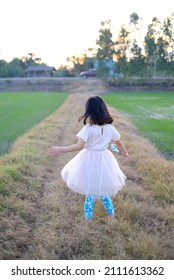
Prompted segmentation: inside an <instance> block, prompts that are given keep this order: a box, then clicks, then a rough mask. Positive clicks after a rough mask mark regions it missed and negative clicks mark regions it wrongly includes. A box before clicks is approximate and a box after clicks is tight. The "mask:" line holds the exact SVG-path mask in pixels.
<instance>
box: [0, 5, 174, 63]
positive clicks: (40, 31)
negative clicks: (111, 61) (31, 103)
mask: <svg viewBox="0 0 174 280" xmlns="http://www.w3.org/2000/svg"><path fill="white" fill-rule="evenodd" d="M134 12H135V13H137V14H138V15H139V17H140V18H142V24H143V27H144V30H145V29H146V28H147V25H148V24H149V23H151V21H152V18H153V17H157V18H159V19H160V20H163V19H164V18H165V17H169V16H170V15H171V14H172V13H173V12H174V0H119V1H118V0H0V59H4V60H6V61H11V60H12V59H13V58H14V57H18V58H21V57H22V56H26V55H27V54H28V53H34V54H35V57H40V58H41V59H42V62H44V63H46V64H47V65H49V66H54V67H55V68H58V67H59V66H60V65H61V64H65V63H66V58H67V57H72V56H73V55H80V54H83V53H84V52H85V51H86V50H87V49H88V48H90V47H91V48H93V47H95V46H96V39H98V35H99V29H100V23H101V21H105V20H108V19H110V20H111V23H112V27H113V33H114V32H115V34H116V33H117V30H118V29H119V28H120V27H121V25H123V24H127V25H128V23H129V19H130V15H131V14H132V13H134Z"/></svg>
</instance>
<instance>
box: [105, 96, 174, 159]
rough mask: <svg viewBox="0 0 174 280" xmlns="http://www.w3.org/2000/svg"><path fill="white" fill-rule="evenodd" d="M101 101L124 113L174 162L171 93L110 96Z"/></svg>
mask: <svg viewBox="0 0 174 280" xmlns="http://www.w3.org/2000/svg"><path fill="white" fill-rule="evenodd" d="M103 98H104V100H105V101H106V102H107V103H108V104H109V105H111V106H113V107H115V108H116V109H118V110H119V111H121V112H122V113H124V114H125V115H126V116H128V118H130V119H131V121H132V122H133V123H134V124H135V126H136V127H137V128H138V129H139V130H140V131H141V133H142V134H143V135H144V136H145V137H146V138H148V139H149V140H150V141H151V142H152V143H153V144H154V145H155V146H156V147H157V148H158V150H159V151H160V152H161V153H162V154H164V155H165V156H166V157H167V158H169V159H174V93H167V92H163V93H157V92H156V93H154V92H148V93H112V94H108V95H105V96H104V97H103Z"/></svg>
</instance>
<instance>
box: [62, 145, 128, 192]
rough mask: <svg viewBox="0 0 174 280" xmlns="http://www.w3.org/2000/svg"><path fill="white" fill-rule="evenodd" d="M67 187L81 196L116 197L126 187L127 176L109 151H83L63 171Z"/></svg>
mask: <svg viewBox="0 0 174 280" xmlns="http://www.w3.org/2000/svg"><path fill="white" fill-rule="evenodd" d="M61 175H62V179H63V180H64V182H66V184H67V186H68V187H69V188H70V189H71V190H73V191H75V192H77V193H80V194H84V195H86V194H94V195H96V196H100V195H102V194H109V195H110V196H115V195H116V193H117V192H118V191H119V190H121V189H122V187H123V186H124V185H125V180H126V176H125V175H124V173H123V172H122V171H121V169H120V167H119V165H118V163H117V160H116V158H115V157H114V155H113V154H112V153H111V152H110V151H109V150H103V151H94V150H87V149H83V150H82V151H80V152H79V153H78V154H77V155H76V156H75V157H74V158H73V159H72V160H70V161H69V162H68V163H67V164H66V165H65V166H64V168H63V169H62V172H61Z"/></svg>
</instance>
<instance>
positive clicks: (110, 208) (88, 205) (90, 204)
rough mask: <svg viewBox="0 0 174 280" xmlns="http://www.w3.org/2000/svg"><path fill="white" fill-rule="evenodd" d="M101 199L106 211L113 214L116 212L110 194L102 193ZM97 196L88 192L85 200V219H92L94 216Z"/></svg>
mask: <svg viewBox="0 0 174 280" xmlns="http://www.w3.org/2000/svg"><path fill="white" fill-rule="evenodd" d="M100 199H101V201H102V202H103V204H104V207H105V209H106V213H107V214H109V215H111V214H114V205H113V203H112V200H111V198H110V197H109V195H108V194H103V195H100ZM95 200H96V196H95V195H93V194H87V195H86V199H85V202H84V214H85V219H86V220H90V219H92V217H93V210H94V205H95Z"/></svg>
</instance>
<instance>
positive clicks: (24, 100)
mask: <svg viewBox="0 0 174 280" xmlns="http://www.w3.org/2000/svg"><path fill="white" fill-rule="evenodd" d="M66 97H67V95H66V94H65V93H59V94H56V93H45V92H43V93H41V92H38V93H36V92H35V93H22V92H20V93H10V92H8V93H0V154H3V153H5V152H7V151H8V150H9V149H10V147H11V145H12V143H13V142H14V140H15V139H16V138H17V137H19V136H20V135H22V134H23V133H25V132H26V131H27V130H29V129H30V128H31V127H32V126H33V125H35V124H37V123H39V122H40V121H41V120H43V119H44V118H45V117H47V116H48V115H50V114H51V113H52V112H53V111H54V110H56V109H57V108H58V107H59V106H60V105H61V104H62V102H63V101H64V100H65V99H66Z"/></svg>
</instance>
